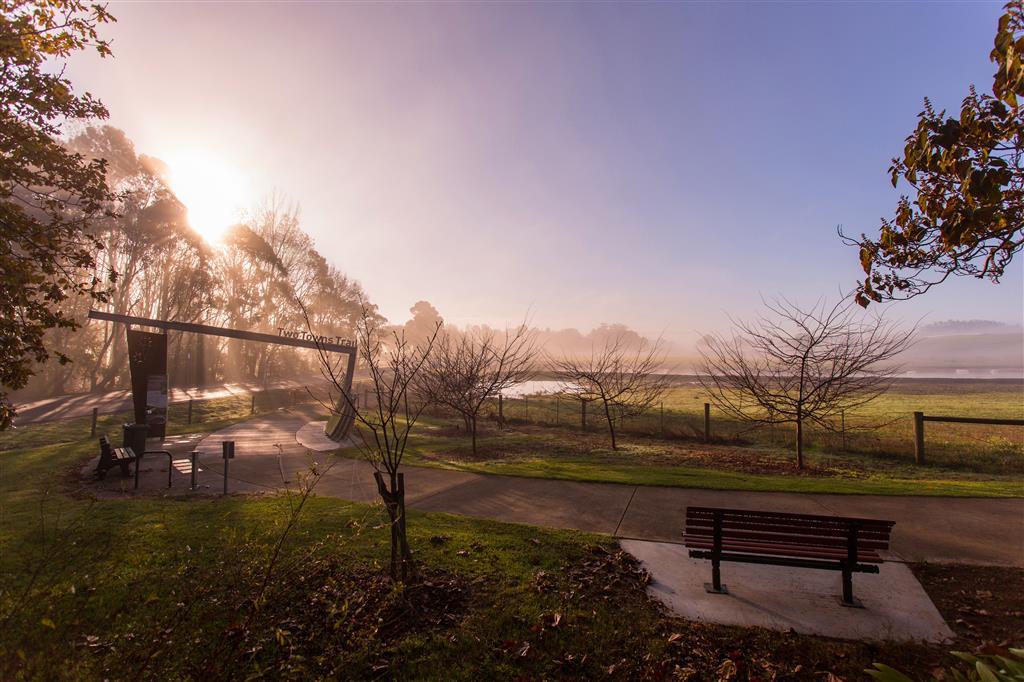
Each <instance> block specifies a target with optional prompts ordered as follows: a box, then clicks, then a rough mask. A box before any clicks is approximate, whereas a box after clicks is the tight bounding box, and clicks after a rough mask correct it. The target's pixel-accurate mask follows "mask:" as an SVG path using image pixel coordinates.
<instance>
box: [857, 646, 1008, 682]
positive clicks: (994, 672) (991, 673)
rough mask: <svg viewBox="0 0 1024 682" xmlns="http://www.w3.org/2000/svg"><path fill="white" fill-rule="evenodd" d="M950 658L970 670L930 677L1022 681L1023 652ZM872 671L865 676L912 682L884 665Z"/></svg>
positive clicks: (972, 681)
mask: <svg viewBox="0 0 1024 682" xmlns="http://www.w3.org/2000/svg"><path fill="white" fill-rule="evenodd" d="M952 653H953V655H954V656H956V657H957V658H960V659H962V660H964V661H966V662H967V663H968V664H969V665H970V666H971V667H970V668H967V669H966V670H961V669H958V668H951V669H946V670H944V671H942V675H941V676H938V677H936V676H935V675H934V674H933V676H932V677H934V678H935V679H940V680H952V681H953V682H976V681H980V682H1014V681H1018V680H1024V649H1010V650H1009V657H1007V656H1000V655H997V654H985V655H982V656H975V655H974V654H969V653H966V652H963V651H954V652H952ZM874 667H875V669H874V670H871V669H868V670H865V671H864V672H866V673H867V674H868V675H870V676H871V677H873V678H874V679H876V680H881V681H882V682H913V680H912V679H911V678H909V677H907V676H906V675H904V674H903V673H901V672H900V671H898V670H896V669H895V668H891V667H889V666H887V665H885V664H884V663H875V664H874Z"/></svg>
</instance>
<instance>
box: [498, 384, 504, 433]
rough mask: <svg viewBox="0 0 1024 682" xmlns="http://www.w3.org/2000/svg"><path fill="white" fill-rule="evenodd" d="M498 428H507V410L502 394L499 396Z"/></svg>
mask: <svg viewBox="0 0 1024 682" xmlns="http://www.w3.org/2000/svg"><path fill="white" fill-rule="evenodd" d="M498 428H499V429H503V428H505V408H504V403H503V401H502V397H501V394H500V393H499V394H498Z"/></svg>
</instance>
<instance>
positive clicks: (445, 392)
mask: <svg viewBox="0 0 1024 682" xmlns="http://www.w3.org/2000/svg"><path fill="white" fill-rule="evenodd" d="M537 353H538V349H537V345H536V343H535V335H534V334H533V333H532V332H531V331H530V329H529V328H528V327H527V326H526V323H525V322H524V323H523V324H521V325H519V326H518V327H516V328H514V329H506V330H505V333H504V334H500V333H498V332H495V331H494V330H493V329H487V328H481V329H476V330H467V331H466V332H465V333H463V334H454V333H450V332H449V333H445V334H443V335H442V336H441V337H440V338H439V340H438V342H437V345H436V348H435V349H434V352H433V353H432V354H431V355H430V357H429V358H428V359H427V362H426V365H425V366H424V371H423V373H422V375H421V378H420V381H419V382H418V388H419V390H420V392H421V393H422V394H423V395H424V397H425V398H426V399H427V400H429V401H430V402H432V403H435V404H438V405H443V406H445V407H448V408H450V409H452V410H455V411H456V412H457V413H458V414H459V416H461V417H462V420H463V422H464V423H465V425H466V430H467V431H468V432H469V433H470V434H471V437H472V442H473V454H474V455H475V454H476V433H477V428H476V426H477V418H478V417H479V415H480V411H481V410H482V409H483V406H484V404H485V403H486V402H487V400H489V399H491V398H494V397H497V395H498V394H499V393H501V392H502V391H503V390H506V389H508V388H510V387H512V386H515V385H516V384H520V383H522V382H523V381H525V380H526V379H528V378H529V377H530V375H531V374H532V373H533V365H534V361H535V360H536V358H537Z"/></svg>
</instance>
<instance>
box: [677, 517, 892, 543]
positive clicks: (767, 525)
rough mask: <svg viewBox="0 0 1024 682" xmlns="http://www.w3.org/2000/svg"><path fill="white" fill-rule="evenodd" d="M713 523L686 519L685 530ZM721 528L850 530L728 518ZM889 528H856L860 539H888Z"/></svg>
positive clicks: (811, 531)
mask: <svg viewBox="0 0 1024 682" xmlns="http://www.w3.org/2000/svg"><path fill="white" fill-rule="evenodd" d="M714 525H715V522H714V519H712V518H711V517H708V518H706V519H705V518H698V519H687V522H686V527H687V528H695V529H696V528H714ZM722 528H737V529H742V530H761V529H772V530H774V529H779V530H786V531H790V532H793V533H807V534H819V535H827V534H833V535H839V534H841V533H842V534H844V535H845V533H846V531H847V530H848V529H849V528H850V524H848V523H832V524H824V523H822V524H809V523H800V522H788V521H781V520H761V521H755V520H746V519H745V520H736V519H732V518H729V517H725V518H723V519H722ZM890 530H891V529H889V528H876V527H868V528H865V527H860V526H858V527H857V532H858V535H859V536H861V537H879V538H884V537H888V536H889V533H890Z"/></svg>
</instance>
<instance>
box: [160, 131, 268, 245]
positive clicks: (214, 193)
mask: <svg viewBox="0 0 1024 682" xmlns="http://www.w3.org/2000/svg"><path fill="white" fill-rule="evenodd" d="M166 161H167V165H168V167H169V168H170V177H169V178H168V180H169V181H170V185H171V189H173V190H174V193H175V194H176V195H177V196H178V198H179V199H180V200H181V202H182V203H183V204H185V207H186V208H187V209H188V221H189V224H190V225H191V226H192V229H194V230H195V231H196V232H198V233H199V234H200V235H202V237H203V239H205V240H206V241H208V242H210V243H211V244H216V243H218V242H220V241H221V240H222V239H223V237H224V233H225V232H226V231H227V229H228V228H229V227H231V226H232V225H234V224H235V223H237V222H238V220H239V218H240V215H241V211H242V209H243V208H244V207H245V205H246V204H247V203H249V201H250V196H249V191H248V187H247V183H246V181H245V177H244V176H243V175H242V174H241V173H240V172H238V170H237V169H235V168H232V167H231V166H230V165H228V164H226V163H224V161H223V160H222V159H220V158H217V157H216V156H212V155H210V154H207V153H204V152H199V151H187V152H182V153H181V154H175V155H170V156H169V157H168V158H167V159H166Z"/></svg>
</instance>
